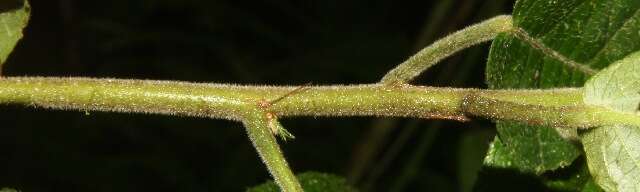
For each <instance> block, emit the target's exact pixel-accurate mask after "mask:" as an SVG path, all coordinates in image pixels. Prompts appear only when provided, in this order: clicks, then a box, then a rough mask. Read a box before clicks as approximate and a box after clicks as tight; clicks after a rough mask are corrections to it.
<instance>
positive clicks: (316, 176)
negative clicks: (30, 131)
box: [247, 172, 356, 192]
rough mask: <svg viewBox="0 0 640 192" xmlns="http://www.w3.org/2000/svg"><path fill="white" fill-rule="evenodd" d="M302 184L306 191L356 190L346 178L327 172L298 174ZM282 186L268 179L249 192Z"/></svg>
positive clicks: (275, 191)
mask: <svg viewBox="0 0 640 192" xmlns="http://www.w3.org/2000/svg"><path fill="white" fill-rule="evenodd" d="M296 177H297V178H298V180H299V181H300V184H302V188H303V189H304V191H306V192H315V191H318V192H320V191H336V192H354V191H356V190H355V189H354V188H353V187H351V186H349V185H348V184H347V181H346V179H344V178H342V177H340V176H336V175H332V174H327V173H319V172H305V173H301V174H298V175H297V176H296ZM278 191H280V188H278V186H277V185H276V184H275V183H274V182H273V181H268V182H266V183H264V184H260V185H258V186H255V187H252V188H250V189H248V190H247V192H278Z"/></svg>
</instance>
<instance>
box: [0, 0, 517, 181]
mask: <svg viewBox="0 0 640 192" xmlns="http://www.w3.org/2000/svg"><path fill="white" fill-rule="evenodd" d="M31 4H32V17H31V21H30V23H29V26H28V27H27V29H26V32H25V37H24V39H23V40H22V41H21V42H20V43H19V44H18V46H17V47H16V49H15V51H14V53H13V54H12V55H11V56H10V58H9V60H8V62H7V63H6V65H5V69H4V74H5V75H7V76H85V77H116V78H137V79H158V80H182V81H192V82H215V83H239V84H269V85H301V84H305V83H309V82H311V83H312V84H314V85H321V84H322V85H324V84H359V83H374V82H376V81H378V80H379V79H380V78H381V77H382V76H383V75H384V74H385V73H386V71H388V70H390V69H391V68H393V67H394V66H395V65H396V64H398V63H400V62H402V61H403V60H404V59H406V58H408V57H409V56H410V55H412V54H413V53H415V52H416V51H417V50H419V49H420V48H422V47H424V46H425V45H428V44H429V43H431V42H433V41H434V40H435V39H437V38H438V37H442V36H444V35H446V34H448V33H451V32H453V31H455V30H457V29H461V28H463V27H464V26H467V25H469V24H472V23H475V22H478V21H482V20H484V19H487V18H490V17H492V16H495V15H499V14H508V13H510V12H511V7H512V6H513V1H510V0H494V1H484V0H440V1H426V0H423V1H394V0H351V1H343V0H303V1H300V0H260V1H237V0H111V1H81V0H33V1H31ZM487 51H488V44H483V45H482V46H478V47H475V48H472V49H468V50H465V51H463V52H461V53H460V54H457V55H456V56H454V57H452V58H450V59H447V60H446V61H444V62H443V63H442V64H440V65H439V66H438V67H435V68H434V69H433V70H430V71H429V72H427V73H425V74H423V75H422V76H421V78H420V79H419V80H418V81H416V84H421V85H433V86H453V87H475V88H484V87H486V85H485V84H484V78H483V76H484V72H483V71H484V63H485V62H486V55H487ZM283 124H284V126H285V127H287V128H288V129H289V130H290V131H291V132H292V133H293V134H294V135H295V136H296V139H295V140H293V141H289V142H286V143H282V144H283V145H282V147H283V150H284V152H285V154H286V156H287V158H288V161H289V163H290V165H291V166H292V168H293V169H294V171H296V172H298V173H299V172H305V171H320V172H326V173H332V174H337V175H341V176H345V177H347V179H348V180H349V181H350V182H351V183H353V184H354V185H355V186H357V187H358V188H360V189H361V190H363V191H427V190H428V191H468V190H469V189H471V188H472V187H473V181H474V180H475V176H476V174H477V171H478V169H479V167H480V165H481V162H482V159H483V157H484V155H485V152H486V148H487V147H488V144H489V142H490V140H491V139H492V138H493V135H494V134H495V130H494V128H493V125H492V123H491V122H488V121H483V120H476V121H473V122H471V123H465V124H462V123H456V122H450V121H435V120H414V119H380V118H312V117H309V118H295V119H285V120H284V121H283ZM269 178H270V177H269V175H268V173H267V171H266V169H265V167H264V165H263V164H262V163H261V161H260V160H259V158H258V156H257V155H256V153H255V150H254V149H253V148H252V146H251V143H250V142H249V140H248V139H247V137H246V134H245V131H244V129H243V128H242V126H241V125H240V124H239V123H235V122H229V121H223V120H210V119H197V118H185V117H169V116H158V115H141V114H115V113H100V112H90V114H85V113H84V112H64V111H51V110H43V109H35V108H33V107H25V106H13V105H9V106H7V105H3V106H2V107H0V187H13V188H18V189H21V190H23V191H242V190H244V189H246V188H247V187H250V186H254V185H257V184H259V183H262V182H264V181H266V180H267V179H269Z"/></svg>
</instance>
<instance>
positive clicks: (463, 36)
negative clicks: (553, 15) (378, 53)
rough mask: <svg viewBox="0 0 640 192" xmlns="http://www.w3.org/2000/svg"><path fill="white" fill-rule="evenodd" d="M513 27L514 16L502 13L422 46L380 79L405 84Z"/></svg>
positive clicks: (385, 82)
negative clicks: (454, 55)
mask: <svg viewBox="0 0 640 192" xmlns="http://www.w3.org/2000/svg"><path fill="white" fill-rule="evenodd" d="M512 29H513V23H512V20H511V16H509V15H501V16H496V17H494V18H491V19H488V20H486V21H484V22H481V23H478V24H475V25H472V26H469V27H467V28H465V29H463V30H460V31H458V32H455V33H453V34H451V35H448V36H446V37H444V38H442V39H440V40H438V41H436V42H434V43H433V44H431V45H429V46H428V47H426V48H424V49H422V50H421V51H419V52H418V53H416V54H415V55H413V56H411V57H410V58H409V59H407V60H406V61H404V62H403V63H401V64H400V65H398V66H397V67H396V68H394V69H393V70H391V71H389V73H387V74H386V75H385V76H384V77H383V78H382V80H381V82H382V83H384V84H406V83H408V82H409V81H411V80H413V79H414V78H416V77H417V76H418V75H420V73H422V72H423V71H425V70H426V69H428V68H429V67H431V66H433V65H435V64H436V63H438V62H439V61H441V60H442V59H444V58H446V57H449V56H450V55H452V54H454V53H456V52H458V51H460V50H462V49H465V48H468V47H471V46H473V45H476V44H479V43H483V42H487V41H489V40H492V39H494V38H495V37H496V36H497V35H498V34H500V33H503V32H509V31H511V30H512Z"/></svg>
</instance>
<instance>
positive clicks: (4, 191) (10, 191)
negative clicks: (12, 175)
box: [0, 188, 18, 192]
mask: <svg viewBox="0 0 640 192" xmlns="http://www.w3.org/2000/svg"><path fill="white" fill-rule="evenodd" d="M0 192H18V190H15V189H11V188H2V189H0Z"/></svg>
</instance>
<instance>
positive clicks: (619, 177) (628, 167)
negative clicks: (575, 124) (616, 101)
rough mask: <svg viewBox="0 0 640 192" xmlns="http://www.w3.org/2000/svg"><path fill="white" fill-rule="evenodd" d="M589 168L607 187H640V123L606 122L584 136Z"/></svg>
mask: <svg viewBox="0 0 640 192" xmlns="http://www.w3.org/2000/svg"><path fill="white" fill-rule="evenodd" d="M582 143H583V144H584V149H585V152H586V154H587V162H588V164H589V171H590V172H591V175H592V176H593V178H594V179H595V181H596V183H597V184H598V185H600V187H602V188H603V189H604V190H606V191H640V182H638V178H640V127H632V126H624V125H618V126H605V127H598V128H595V129H593V130H590V131H588V132H587V133H585V134H584V135H583V136H582Z"/></svg>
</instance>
